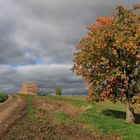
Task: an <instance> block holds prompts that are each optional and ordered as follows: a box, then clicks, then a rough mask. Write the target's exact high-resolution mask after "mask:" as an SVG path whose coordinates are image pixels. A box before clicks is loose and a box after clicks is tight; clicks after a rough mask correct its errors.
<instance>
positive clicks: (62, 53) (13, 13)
mask: <svg viewBox="0 0 140 140" xmlns="http://www.w3.org/2000/svg"><path fill="white" fill-rule="evenodd" d="M139 2H140V1H139V0H104V1H103V0H87V1H86V0H71V1H70V0H1V1H0V9H1V12H0V79H2V80H1V81H0V89H1V91H6V92H9V91H12V92H15V91H16V90H17V89H18V88H19V86H20V85H21V83H23V82H26V81H36V82H37V83H38V84H39V86H40V87H41V90H45V91H50V92H52V90H53V89H54V88H55V86H61V87H63V89H64V92H65V93H68V94H69V93H70V92H71V91H72V92H73V93H78V92H80V93H81V92H85V90H84V86H83V82H82V81H81V80H80V79H79V78H77V77H76V76H74V74H72V72H71V70H70V68H71V65H72V56H73V52H74V50H75V46H76V44H77V43H78V42H79V39H80V38H81V37H82V36H84V35H85V33H86V31H87V29H86V27H87V25H88V24H90V23H93V22H95V20H96V18H97V17H100V16H111V15H112V13H113V11H114V9H115V5H117V4H122V5H124V6H125V7H130V6H132V5H134V4H137V3H139Z"/></svg>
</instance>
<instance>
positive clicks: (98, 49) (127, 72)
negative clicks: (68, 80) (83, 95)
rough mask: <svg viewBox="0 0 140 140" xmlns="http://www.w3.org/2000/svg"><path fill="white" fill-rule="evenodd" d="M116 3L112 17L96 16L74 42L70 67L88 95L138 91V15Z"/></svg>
mask: <svg viewBox="0 0 140 140" xmlns="http://www.w3.org/2000/svg"><path fill="white" fill-rule="evenodd" d="M139 8H140V6H139V5H135V6H134V7H133V8H132V9H126V8H124V7H122V6H118V7H117V8H116V11H115V13H114V15H113V16H112V17H101V18H97V20H96V23H95V24H91V25H89V26H88V33H87V35H86V37H84V38H82V39H81V40H80V42H79V44H78V46H77V51H76V53H75V54H74V59H73V62H74V64H73V71H74V72H76V74H77V75H81V76H82V78H83V79H84V81H85V83H86V85H87V87H88V89H89V96H90V97H92V96H96V97H98V98H101V99H104V100H105V99H110V100H113V101H116V100H121V101H124V100H126V99H127V100H128V99H129V100H131V99H132V97H133V96H134V95H137V94H138V93H139V91H140V15H139V14H136V12H135V10H137V9H139Z"/></svg>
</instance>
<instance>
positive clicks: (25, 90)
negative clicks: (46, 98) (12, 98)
mask: <svg viewBox="0 0 140 140" xmlns="http://www.w3.org/2000/svg"><path fill="white" fill-rule="evenodd" d="M18 93H20V94H32V95H37V94H38V93H39V88H38V85H37V84H36V83H31V82H27V83H24V84H23V85H22V86H21V89H20V90H19V91H18Z"/></svg>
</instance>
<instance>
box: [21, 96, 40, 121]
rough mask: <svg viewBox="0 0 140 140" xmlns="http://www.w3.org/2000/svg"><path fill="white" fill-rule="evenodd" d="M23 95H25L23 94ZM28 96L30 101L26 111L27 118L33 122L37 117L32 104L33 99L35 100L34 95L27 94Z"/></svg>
mask: <svg viewBox="0 0 140 140" xmlns="http://www.w3.org/2000/svg"><path fill="white" fill-rule="evenodd" d="M21 96H24V95H21ZM26 98H27V103H28V106H27V109H26V112H27V114H26V120H28V121H29V122H32V121H34V120H35V119H36V118H37V116H36V115H35V108H34V106H33V104H32V100H33V98H34V96H32V95H27V96H26Z"/></svg>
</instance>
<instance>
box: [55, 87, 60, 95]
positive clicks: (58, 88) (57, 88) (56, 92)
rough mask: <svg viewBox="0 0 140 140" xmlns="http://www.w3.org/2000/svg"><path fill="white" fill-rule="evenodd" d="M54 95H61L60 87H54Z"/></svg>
mask: <svg viewBox="0 0 140 140" xmlns="http://www.w3.org/2000/svg"><path fill="white" fill-rule="evenodd" d="M55 95H62V89H61V88H60V87H56V88H55Z"/></svg>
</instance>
